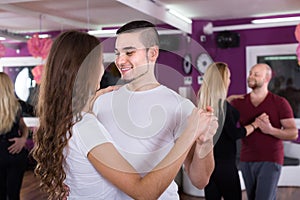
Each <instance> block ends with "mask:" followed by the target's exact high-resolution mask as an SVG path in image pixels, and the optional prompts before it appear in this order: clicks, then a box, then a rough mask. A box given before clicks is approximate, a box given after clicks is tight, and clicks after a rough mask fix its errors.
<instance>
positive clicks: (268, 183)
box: [232, 63, 298, 200]
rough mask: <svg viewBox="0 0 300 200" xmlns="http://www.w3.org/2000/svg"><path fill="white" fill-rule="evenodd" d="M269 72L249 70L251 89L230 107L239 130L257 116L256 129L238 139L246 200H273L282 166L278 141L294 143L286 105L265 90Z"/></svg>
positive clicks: (262, 66) (294, 130)
mask: <svg viewBox="0 0 300 200" xmlns="http://www.w3.org/2000/svg"><path fill="white" fill-rule="evenodd" d="M271 78H272V70H271V68H270V66H269V65H267V64H261V63H260V64H256V65H254V66H253V67H252V68H251V69H250V73H249V76H248V79H247V81H248V87H250V88H251V89H252V91H251V92H250V93H249V94H246V95H244V98H242V99H235V100H233V101H232V105H233V106H234V107H235V108H237V110H238V111H239V112H240V115H241V117H240V124H241V125H242V126H244V125H246V124H249V123H251V122H253V120H254V119H255V118H256V117H257V116H259V115H260V114H261V113H266V116H265V117H264V118H262V119H261V120H259V121H258V122H259V123H258V127H255V131H254V132H253V133H252V134H251V135H250V136H248V137H245V138H243V139H242V146H241V157H240V160H241V162H240V167H241V170H242V174H243V178H244V181H245V186H246V191H247V196H248V199H249V200H254V199H270V200H271V199H272V200H273V199H274V200H275V199H276V191H277V183H278V180H279V177H280V172H281V167H282V165H283V158H284V153H283V143H282V140H295V139H296V138H297V137H298V129H297V128H296V123H295V120H294V116H293V111H292V108H291V106H290V104H289V103H288V101H287V100H286V99H285V98H283V97H280V96H278V95H275V94H273V93H271V92H270V91H269V90H268V85H269V82H270V80H271Z"/></svg>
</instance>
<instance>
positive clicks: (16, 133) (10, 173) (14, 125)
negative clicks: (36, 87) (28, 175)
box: [0, 72, 28, 200]
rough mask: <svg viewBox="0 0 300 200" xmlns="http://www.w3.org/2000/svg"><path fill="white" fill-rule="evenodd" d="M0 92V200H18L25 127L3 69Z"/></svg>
mask: <svg viewBox="0 0 300 200" xmlns="http://www.w3.org/2000/svg"><path fill="white" fill-rule="evenodd" d="M0 91H1V94H0V119H1V123H0V199H5V200H6V199H8V200H18V199H20V191H21V186H22V180H23V175H24V172H25V170H26V167H27V155H28V151H27V150H26V149H25V148H24V147H25V143H26V140H27V137H28V128H27V126H26V124H25V123H24V120H23V117H22V110H21V105H20V103H19V101H18V99H17V98H16V96H15V93H14V85H13V83H12V81H11V79H10V78H9V76H8V75H7V74H5V73H4V72H0Z"/></svg>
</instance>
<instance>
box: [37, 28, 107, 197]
mask: <svg viewBox="0 0 300 200" xmlns="http://www.w3.org/2000/svg"><path fill="white" fill-rule="evenodd" d="M101 53H102V52H101V47H100V45H99V40H98V39H97V38H95V37H94V36H91V35H88V34H87V33H84V32H79V31H67V32H64V33H61V34H60V35H59V36H58V37H57V38H56V40H55V41H54V42H53V45H52V47H51V50H50V53H49V56H48V59H47V63H46V66H45V69H44V73H43V77H42V82H41V85H40V93H39V99H38V105H37V115H38V117H39V120H40V125H39V128H38V130H37V132H36V133H35V134H34V142H35V147H34V149H33V152H32V153H33V157H34V158H35V160H36V161H37V166H36V168H35V173H36V175H37V176H38V177H39V178H40V180H41V187H42V189H43V190H44V191H46V192H47V193H48V194H49V196H48V199H55V200H57V199H62V197H63V196H65V194H66V191H65V188H64V184H63V182H64V180H65V177H66V173H65V171H64V167H65V156H64V148H66V147H67V144H68V140H69V139H70V137H72V127H73V125H74V124H75V123H76V122H78V121H80V120H81V119H82V115H81V111H82V110H83V108H84V106H85V105H86V104H87V102H88V100H89V99H90V98H92V97H93V95H95V92H96V89H97V88H96V87H97V81H100V80H99V78H100V73H101V70H102V69H101V67H102V64H101V62H102V56H101Z"/></svg>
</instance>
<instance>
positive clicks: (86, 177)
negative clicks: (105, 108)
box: [64, 113, 119, 200]
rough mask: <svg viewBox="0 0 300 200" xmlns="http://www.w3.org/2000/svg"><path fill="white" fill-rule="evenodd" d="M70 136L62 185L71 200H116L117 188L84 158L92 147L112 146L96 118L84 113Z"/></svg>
mask: <svg viewBox="0 0 300 200" xmlns="http://www.w3.org/2000/svg"><path fill="white" fill-rule="evenodd" d="M72 131H73V135H72V137H71V139H70V140H69V142H68V146H67V147H66V148H65V149H64V155H66V165H65V166H64V169H65V172H66V180H65V184H66V185H68V187H69V188H70V194H69V196H68V199H70V200H75V199H76V200H83V199H84V200H86V199H93V200H102V199H103V200H107V199H112V200H119V199H118V198H117V196H116V194H117V191H118V190H117V188H116V187H115V186H114V185H112V184H111V183H110V182H109V181H107V180H106V179H105V178H104V177H102V176H101V174H100V173H99V172H98V171H97V170H96V169H95V168H94V166H93V165H92V164H91V163H90V161H89V160H88V158H87V155H88V153H89V152H90V151H91V149H93V148H94V147H96V146H98V145H101V144H104V143H107V142H109V143H112V139H111V137H110V135H109V134H108V132H107V131H106V129H105V128H104V127H103V125H102V124H101V123H100V122H99V121H98V120H97V118H96V117H95V116H94V115H92V114H89V113H84V114H83V118H82V120H81V121H79V122H77V123H76V124H75V125H74V126H73V129H72Z"/></svg>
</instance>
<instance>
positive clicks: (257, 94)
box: [250, 88, 269, 106]
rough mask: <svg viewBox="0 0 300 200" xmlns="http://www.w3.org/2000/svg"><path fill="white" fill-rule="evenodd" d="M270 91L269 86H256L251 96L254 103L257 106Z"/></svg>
mask: <svg viewBox="0 0 300 200" xmlns="http://www.w3.org/2000/svg"><path fill="white" fill-rule="evenodd" d="M268 93H269V91H268V89H267V88H256V89H254V90H252V92H251V94H250V97H251V102H252V103H253V105H255V106H257V105H259V104H260V103H261V102H263V101H264V99H265V98H266V96H267V95H268Z"/></svg>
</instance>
